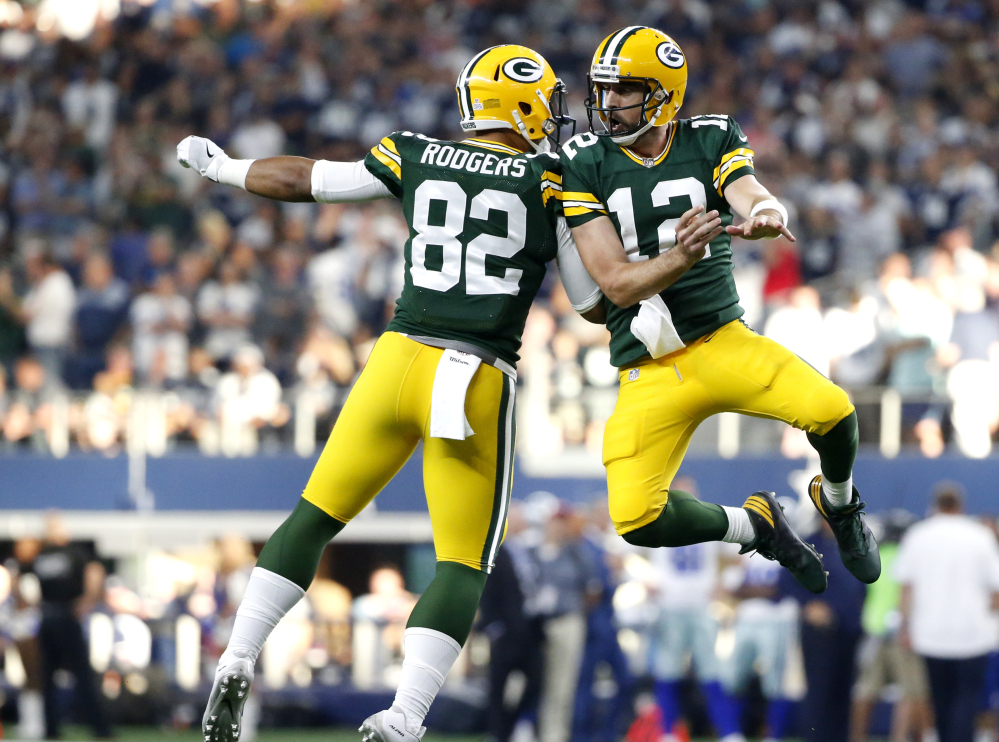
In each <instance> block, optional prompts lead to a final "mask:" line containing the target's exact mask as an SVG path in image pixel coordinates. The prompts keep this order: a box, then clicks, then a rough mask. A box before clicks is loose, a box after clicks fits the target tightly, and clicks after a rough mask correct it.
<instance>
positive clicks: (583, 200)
mask: <svg viewBox="0 0 999 742" xmlns="http://www.w3.org/2000/svg"><path fill="white" fill-rule="evenodd" d="M562 209H563V211H564V212H565V215H566V216H582V215H583V214H587V213H590V212H593V211H596V212H598V213H600V214H606V213H607V210H606V209H605V208H604V205H603V203H602V202H601V201H600V199H598V198H597V197H596V196H594V195H593V194H592V193H585V192H582V191H565V192H563V193H562Z"/></svg>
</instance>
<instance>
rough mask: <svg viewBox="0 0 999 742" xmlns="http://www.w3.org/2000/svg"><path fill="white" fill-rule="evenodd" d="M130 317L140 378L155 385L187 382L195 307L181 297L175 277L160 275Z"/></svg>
mask: <svg viewBox="0 0 999 742" xmlns="http://www.w3.org/2000/svg"><path fill="white" fill-rule="evenodd" d="M129 317H130V319H131V323H132V352H133V353H134V355H135V368H136V371H138V374H139V376H140V378H142V379H143V380H145V381H147V382H151V383H157V382H162V381H164V380H170V381H179V380H180V379H183V378H184V375H185V373H186V371H187V330H188V328H189V327H190V325H191V305H190V304H189V303H188V301H187V299H185V298H184V297H183V296H180V295H178V294H177V291H176V286H175V284H174V279H173V276H171V275H170V274H169V273H162V274H160V276H159V277H158V278H157V279H156V283H155V284H154V285H153V289H152V290H151V291H147V292H146V293H144V294H142V295H141V296H139V297H138V298H137V299H136V300H135V301H134V302H133V303H132V309H131V311H130V312H129Z"/></svg>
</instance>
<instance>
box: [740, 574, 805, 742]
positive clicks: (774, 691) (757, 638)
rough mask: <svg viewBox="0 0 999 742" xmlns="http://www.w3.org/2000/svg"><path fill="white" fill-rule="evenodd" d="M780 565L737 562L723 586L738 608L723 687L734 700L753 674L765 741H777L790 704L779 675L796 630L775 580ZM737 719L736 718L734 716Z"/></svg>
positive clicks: (787, 723) (784, 729) (786, 726)
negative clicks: (764, 707) (761, 702)
mask: <svg viewBox="0 0 999 742" xmlns="http://www.w3.org/2000/svg"><path fill="white" fill-rule="evenodd" d="M780 573H781V567H780V565H778V564H776V563H774V562H770V561H767V560H765V559H754V558H753V557H752V556H744V557H741V558H740V562H739V563H738V566H733V567H729V568H728V569H727V570H726V575H725V579H726V582H729V581H733V582H735V583H736V584H731V585H730V587H731V588H734V589H733V590H732V592H733V594H734V595H735V597H737V598H739V604H738V605H737V606H736V609H735V626H734V630H735V646H734V647H733V649H732V656H731V657H730V658H729V660H728V662H726V663H725V671H724V675H725V685H726V689H727V691H728V692H729V693H730V694H732V696H734V697H739V696H743V695H744V694H745V693H746V692H747V690H748V688H749V683H750V681H751V680H752V677H753V675H754V673H758V674H759V679H760V690H761V691H762V692H763V697H764V698H765V699H766V701H767V717H766V726H767V732H766V737H765V739H766V740H781V739H784V737H785V736H786V735H787V732H788V731H789V727H790V723H791V721H792V719H791V709H792V701H791V700H790V699H789V698H788V697H787V696H788V694H787V692H786V688H785V681H784V676H785V673H786V671H787V666H788V654H789V652H790V649H791V646H792V645H793V644H794V643H795V641H796V639H797V637H796V634H797V631H796V630H795V627H794V626H793V625H792V622H793V615H794V614H793V613H792V614H791V617H789V616H788V610H787V605H786V602H785V603H783V604H782V603H781V597H782V596H781V594H780V593H779V591H778V589H777V587H778V581H779V579H780ZM737 718H738V716H737Z"/></svg>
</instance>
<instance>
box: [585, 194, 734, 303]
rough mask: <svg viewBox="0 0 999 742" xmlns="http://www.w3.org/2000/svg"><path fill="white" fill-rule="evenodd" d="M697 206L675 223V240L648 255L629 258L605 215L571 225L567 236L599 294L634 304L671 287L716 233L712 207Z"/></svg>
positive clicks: (717, 221)
mask: <svg viewBox="0 0 999 742" xmlns="http://www.w3.org/2000/svg"><path fill="white" fill-rule="evenodd" d="M703 212H704V207H703V206H696V207H694V208H693V209H690V210H689V211H687V212H686V213H685V214H684V215H683V216H682V217H680V222H679V223H678V224H677V225H676V244H675V246H674V247H673V248H672V249H670V250H666V251H665V252H663V253H661V254H659V255H658V256H657V257H655V258H652V259H651V260H642V261H638V262H634V263H633V262H631V261H629V260H628V256H627V254H626V253H625V251H624V245H622V244H621V238H620V237H618V234H617V230H615V229H614V223H613V222H612V221H611V220H610V218H609V217H606V216H599V217H597V218H596V219H591V220H590V221H588V222H586V223H585V224H582V225H580V226H578V227H573V228H572V236H573V239H575V241H576V245H577V247H578V249H579V255H580V257H581V258H582V259H583V265H585V266H586V271H587V273H589V274H590V275H591V276H593V279H594V280H595V281H596V282H597V285H598V286H599V287H600V290H601V291H603V293H604V296H606V297H607V298H608V299H610V300H611V301H612V302H614V303H615V304H617V306H619V307H621V308H627V307H630V306H632V305H633V304H637V303H638V302H640V301H641V300H642V299H648V298H649V297H650V296H654V295H655V294H658V293H659V292H660V291H663V290H664V289H665V288H666V287H668V286H671V285H672V284H674V283H676V281H678V280H679V279H680V276H682V275H683V274H684V273H686V272H687V271H688V270H690V269H691V268H692V267H693V266H694V265H695V264H696V263H697V261H698V260H700V259H701V258H703V257H704V251H705V249H706V248H707V246H708V243H710V242H711V240H713V239H714V238H715V237H717V236H718V235H719V234H721V231H722V227H721V219H720V218H719V216H718V212H717V211H709V212H707V213H703Z"/></svg>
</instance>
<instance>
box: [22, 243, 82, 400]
mask: <svg viewBox="0 0 999 742" xmlns="http://www.w3.org/2000/svg"><path fill="white" fill-rule="evenodd" d="M25 267H26V270H27V273H28V278H29V280H30V281H31V290H30V291H29V292H28V294H27V295H26V296H25V297H24V304H23V305H22V307H21V313H22V316H23V320H24V323H25V327H26V335H27V339H28V346H29V347H30V348H31V351H32V353H34V354H35V356H36V357H37V358H38V361H39V362H40V363H41V364H42V366H44V367H45V371H46V373H47V375H48V381H49V382H50V383H52V384H56V385H58V384H61V383H62V375H63V368H64V367H65V365H66V357H67V355H68V353H69V343H70V340H71V339H72V332H73V307H74V304H75V302H76V290H75V289H74V288H73V282H72V281H71V280H70V278H69V275H68V274H67V273H66V271H64V270H63V269H62V267H61V266H60V265H59V263H57V262H56V260H55V258H53V257H52V254H51V253H50V252H49V251H48V249H47V248H45V247H43V246H40V245H38V246H32V248H31V252H29V254H28V256H27V259H26V260H25Z"/></svg>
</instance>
